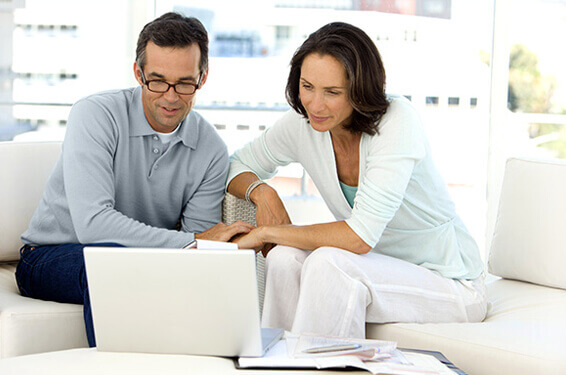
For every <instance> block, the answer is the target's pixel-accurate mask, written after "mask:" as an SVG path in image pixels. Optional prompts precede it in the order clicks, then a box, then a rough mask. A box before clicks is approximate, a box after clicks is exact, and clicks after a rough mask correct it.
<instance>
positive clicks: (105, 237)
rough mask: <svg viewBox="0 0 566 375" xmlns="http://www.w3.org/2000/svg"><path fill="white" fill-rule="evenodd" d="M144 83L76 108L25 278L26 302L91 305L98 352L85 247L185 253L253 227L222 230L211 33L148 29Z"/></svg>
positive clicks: (138, 68) (140, 73)
mask: <svg viewBox="0 0 566 375" xmlns="http://www.w3.org/2000/svg"><path fill="white" fill-rule="evenodd" d="M101 74H104V73H103V72H101ZM134 74H135V77H136V79H137V81H138V82H139V84H140V86H138V87H135V88H130V89H125V90H115V91H109V92H103V93H99V94H95V95H91V96H89V97H87V98H84V99H81V100H79V101H78V102H77V103H76V104H75V105H74V106H73V108H72V109H71V112H70V114H69V120H68V123H67V132H66V136H65V141H64V143H63V152H62V154H61V157H60V159H59V161H58V162H57V164H56V166H55V169H54V171H53V173H52V175H51V177H50V179H49V181H48V183H47V187H46V190H45V192H44V195H43V198H42V200H41V202H40V204H39V207H38V208H37V211H36V212H35V214H34V216H33V217H32V220H31V222H30V225H29V228H28V230H27V231H26V232H25V233H24V234H23V235H22V242H23V243H24V246H23V247H22V249H21V251H20V252H21V257H20V262H19V264H18V268H17V271H16V279H17V282H18V287H19V289H20V292H21V294H22V295H24V296H29V297H32V298H40V299H44V300H53V301H58V302H69V303H82V304H84V315H85V324H86V331H87V338H88V342H89V345H90V346H95V345H96V342H95V337H94V330H93V326H92V316H91V311H90V302H89V295H88V286H87V281H86V275H85V270H84V268H85V266H84V258H83V248H84V246H86V245H93V244H96V245H97V246H144V247H169V248H181V247H183V246H185V245H187V244H189V243H190V242H192V241H193V240H194V239H195V238H203V239H210V240H218V241H228V240H230V239H231V238H232V237H233V236H235V235H237V234H240V233H247V232H249V230H250V229H251V228H252V226H251V225H249V224H247V223H243V222H237V223H234V224H232V225H230V226H226V225H224V224H222V223H219V222H220V220H221V202H222V198H223V196H224V186H225V181H226V175H227V172H228V153H227V149H226V145H225V144H224V143H223V142H222V140H221V139H220V137H219V136H218V134H217V133H216V132H215V130H214V128H213V127H212V126H211V125H210V124H209V123H208V122H206V121H205V120H204V119H203V118H202V117H201V116H200V115H198V114H197V113H195V112H192V111H191V110H192V108H193V106H194V102H195V96H196V91H197V90H198V89H200V88H201V87H202V85H203V84H204V83H205V82H206V79H207V77H208V36H207V33H206V30H205V29H204V27H203V25H202V24H201V23H200V22H199V21H198V20H196V19H195V18H186V17H183V16H181V15H179V14H176V13H167V14H165V15H163V16H161V17H159V18H157V19H156V20H154V21H152V22H150V23H149V24H147V25H146V26H145V27H144V29H143V30H142V32H141V33H140V36H139V39H138V46H137V50H136V62H135V63H134ZM217 223H219V224H217ZM176 228H180V230H176Z"/></svg>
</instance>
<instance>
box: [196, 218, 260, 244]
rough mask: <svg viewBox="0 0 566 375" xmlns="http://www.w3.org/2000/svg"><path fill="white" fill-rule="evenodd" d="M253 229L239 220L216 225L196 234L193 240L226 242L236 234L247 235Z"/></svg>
mask: <svg viewBox="0 0 566 375" xmlns="http://www.w3.org/2000/svg"><path fill="white" fill-rule="evenodd" d="M254 228H255V227H254V226H253V225H251V224H249V223H246V222H245V221H241V220H238V221H236V222H235V223H232V224H230V225H226V224H224V223H218V224H216V225H215V226H213V227H212V228H210V229H207V230H205V231H204V232H201V233H196V234H195V238H196V239H202V240H212V241H222V242H228V241H230V239H231V238H232V237H234V236H236V235H238V234H245V233H249V232H250V231H251V230H252V229H254Z"/></svg>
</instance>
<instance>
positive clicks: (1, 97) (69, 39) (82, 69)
mask: <svg viewBox="0 0 566 375" xmlns="http://www.w3.org/2000/svg"><path fill="white" fill-rule="evenodd" d="M4 3H7V5H4V4H3V5H2V6H1V7H0V22H1V24H2V27H1V28H0V80H1V81H0V103H2V105H0V139H1V140H12V139H15V140H53V139H62V137H63V135H64V131H65V124H66V120H67V115H68V113H69V109H70V106H71V105H72V103H74V102H75V101H77V100H78V99H80V98H81V97H83V96H86V95H89V94H91V93H94V92H97V91H102V90H108V89H117V88H123V87H127V86H132V85H134V84H135V81H134V78H133V74H132V64H133V61H134V54H135V45H136V40H137V34H138V33H139V30H140V29H141V27H142V26H143V24H145V23H146V22H147V21H148V20H149V19H151V18H153V5H152V4H151V3H148V2H144V1H136V2H133V1H113V0H100V1H99V0H86V1H80V2H79V1H72V0H26V1H19V0H12V1H8V2H4ZM63 9H64V11H62V10H63ZM150 12H151V13H150ZM30 130H31V132H30Z"/></svg>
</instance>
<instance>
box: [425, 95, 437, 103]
mask: <svg viewBox="0 0 566 375" xmlns="http://www.w3.org/2000/svg"><path fill="white" fill-rule="evenodd" d="M425 102H426V105H438V96H427V97H426V99H425Z"/></svg>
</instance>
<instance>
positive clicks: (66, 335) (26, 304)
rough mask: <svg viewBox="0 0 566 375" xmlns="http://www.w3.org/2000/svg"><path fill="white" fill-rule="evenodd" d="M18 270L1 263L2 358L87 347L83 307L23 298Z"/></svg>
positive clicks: (0, 352)
mask: <svg viewBox="0 0 566 375" xmlns="http://www.w3.org/2000/svg"><path fill="white" fill-rule="evenodd" d="M15 269H16V265H15V264H14V263H11V264H6V263H2V264H0V358H6V357H13V356H18V355H24V354H33V353H41V352H47V351H54V350H64V349H71V348H81V347H87V346H88V343H87V340H86V333H85V327H84V318H83V307H82V305H74V304H68V303H57V302H48V301H42V300H36V299H32V298H27V297H22V296H21V295H20V294H19V292H18V288H17V285H16V281H15V277H14V272H15Z"/></svg>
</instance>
